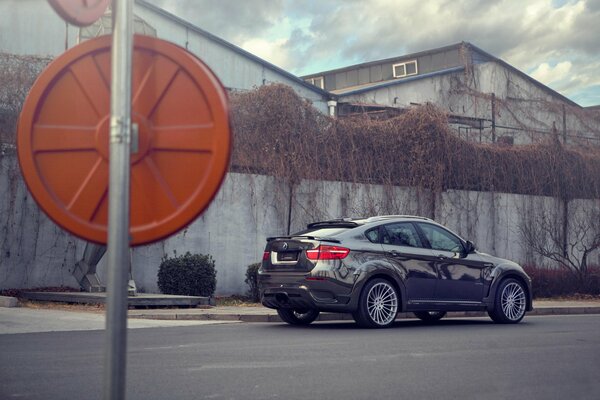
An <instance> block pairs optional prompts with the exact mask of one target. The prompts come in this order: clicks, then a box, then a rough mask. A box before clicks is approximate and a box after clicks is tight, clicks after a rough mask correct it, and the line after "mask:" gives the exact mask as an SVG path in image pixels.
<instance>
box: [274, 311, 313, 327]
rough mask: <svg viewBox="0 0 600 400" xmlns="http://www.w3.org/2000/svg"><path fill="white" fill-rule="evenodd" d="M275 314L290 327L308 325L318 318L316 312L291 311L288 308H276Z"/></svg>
mask: <svg viewBox="0 0 600 400" xmlns="http://www.w3.org/2000/svg"><path fill="white" fill-rule="evenodd" d="M277 314H279V318H281V320H282V321H283V322H287V323H288V324H290V325H308V324H310V323H311V322H313V321H314V320H315V319H317V317H318V316H319V311H318V310H292V309H289V308H278V309H277Z"/></svg>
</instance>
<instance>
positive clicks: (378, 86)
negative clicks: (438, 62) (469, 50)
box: [334, 66, 465, 97]
mask: <svg viewBox="0 0 600 400" xmlns="http://www.w3.org/2000/svg"><path fill="white" fill-rule="evenodd" d="M464 69H465V67H464V66H460V67H452V68H447V69H442V70H439V71H434V72H429V73H427V74H422V75H415V76H410V77H408V78H401V79H394V80H391V81H384V82H381V83H376V84H374V85H368V86H364V87H361V88H358V89H354V90H349V91H347V92H338V93H335V92H334V94H335V95H337V96H339V97H343V96H347V95H351V94H360V93H364V92H368V91H371V90H375V89H381V88H384V87H387V86H394V85H399V84H402V83H407V82H413V81H417V80H420V79H425V78H431V77H434V76H438V75H446V74H451V73H453V72H460V71H464ZM340 90H343V89H340Z"/></svg>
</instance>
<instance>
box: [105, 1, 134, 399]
mask: <svg viewBox="0 0 600 400" xmlns="http://www.w3.org/2000/svg"><path fill="white" fill-rule="evenodd" d="M113 13H114V18H113V21H114V23H113V42H112V61H111V62H112V64H111V76H112V79H111V99H110V103H111V108H110V113H111V116H110V157H109V187H108V249H107V258H108V260H107V261H108V285H107V302H106V305H107V308H106V338H107V343H106V354H105V365H104V398H105V399H107V400H121V399H124V398H125V388H126V385H125V382H126V380H125V376H126V361H127V283H128V280H129V186H130V182H129V172H130V165H129V160H130V148H129V146H130V142H131V63H132V61H131V60H132V53H133V25H132V23H131V21H132V15H133V0H114V1H113Z"/></svg>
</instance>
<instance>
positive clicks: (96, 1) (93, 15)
mask: <svg viewBox="0 0 600 400" xmlns="http://www.w3.org/2000/svg"><path fill="white" fill-rule="evenodd" d="M48 3H50V5H51V6H52V8H54V11H56V12H57V13H58V15H60V16H61V17H62V18H63V19H64V20H65V21H67V22H68V23H70V24H73V25H75V26H88V25H91V24H93V23H94V22H96V21H97V20H98V19H99V18H100V17H101V16H102V14H104V11H105V10H106V7H108V4H109V3H110V0H48Z"/></svg>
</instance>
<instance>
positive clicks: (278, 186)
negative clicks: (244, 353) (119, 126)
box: [0, 148, 600, 295]
mask: <svg viewBox="0 0 600 400" xmlns="http://www.w3.org/2000/svg"><path fill="white" fill-rule="evenodd" d="M290 194H291V201H290ZM0 196H1V197H0V227H1V228H0V289H7V288H34V287H42V286H60V285H65V286H74V287H77V282H76V281H75V279H74V278H73V277H72V275H71V271H72V268H73V265H74V264H75V262H76V261H78V260H79V259H80V258H81V256H82V254H83V249H84V248H85V242H83V241H81V240H79V239H77V238H74V237H73V236H71V235H70V234H68V233H66V232H64V231H63V230H62V229H60V228H59V227H57V226H56V225H55V224H54V223H53V222H52V221H50V220H49V219H48V218H47V217H46V216H45V215H44V214H43V213H42V212H41V211H40V210H39V208H38V207H37V205H36V204H35V203H34V201H33V200H32V198H31V196H30V195H29V193H28V192H27V189H26V187H25V185H24V182H23V180H22V178H21V175H20V172H19V168H18V163H17V157H16V154H15V151H14V149H10V148H4V149H3V150H2V153H0ZM290 205H291V210H290ZM570 210H572V212H573V213H574V215H577V216H578V217H579V219H575V218H574V217H573V219H572V220H573V221H579V220H581V219H583V220H585V218H586V217H587V218H590V213H592V212H594V210H595V212H598V210H600V201H598V200H596V201H594V200H575V201H572V202H571V203H570ZM540 211H547V212H549V213H552V214H555V215H557V216H558V217H559V218H560V216H561V215H562V214H561V213H562V203H561V202H560V201H559V200H557V199H553V198H549V197H536V196H522V195H515V194H504V193H483V192H465V191H447V192H444V193H441V194H438V195H433V194H432V193H430V192H428V191H426V190H419V189H415V188H406V187H386V186H382V185H366V184H353V183H347V182H329V181H302V182H300V184H298V185H295V186H294V188H293V190H292V191H291V188H290V185H289V184H288V183H286V182H282V181H279V180H277V179H275V178H273V177H268V176H261V175H245V174H236V173H231V174H228V175H227V177H226V179H225V182H224V184H223V186H222V188H221V190H220V192H219V193H218V195H217V196H216V198H215V200H214V201H213V203H212V204H211V205H210V207H209V208H208V210H207V211H206V212H205V213H204V214H203V215H202V216H201V217H199V218H198V219H197V220H196V221H194V222H193V223H192V224H191V225H190V226H188V227H187V228H186V229H184V230H183V231H181V232H179V233H178V234H176V235H174V236H172V237H171V238H169V239H167V240H164V241H161V242H158V243H155V244H152V245H148V246H143V247H137V248H135V249H134V250H133V251H132V260H133V276H134V279H135V281H136V284H137V286H138V289H139V290H140V291H143V292H150V293H152V292H158V288H157V285H156V280H157V278H156V277H157V272H158V267H159V265H160V262H161V259H162V258H163V257H164V256H165V255H167V256H172V255H174V254H184V253H185V252H187V251H189V252H192V253H204V254H211V255H212V256H213V258H214V259H215V261H216V268H217V293H218V294H223V295H225V294H234V293H240V294H242V293H245V292H246V290H247V286H246V284H245V283H244V278H245V273H246V267H247V266H248V265H249V264H252V263H255V262H258V261H260V259H261V257H262V251H263V248H264V245H265V239H266V237H268V236H276V235H282V234H286V233H287V232H288V229H289V231H290V232H295V231H298V230H300V229H302V228H303V227H304V226H305V225H306V224H307V223H309V222H312V221H315V220H321V219H330V218H339V217H348V216H370V215H385V214H413V215H414V214H416V215H423V216H429V217H433V218H434V219H436V220H437V221H438V222H441V223H443V224H446V225H447V226H448V227H449V228H450V229H452V230H454V231H455V232H456V233H458V234H459V235H461V236H462V237H464V238H465V239H469V240H472V241H473V242H475V243H476V245H477V246H478V249H480V250H481V251H484V252H488V253H492V254H495V255H498V256H500V257H505V258H509V259H512V260H515V261H517V262H520V263H534V264H537V265H542V264H548V262H547V260H542V259H540V258H539V257H538V256H536V255H535V254H533V253H532V252H531V251H530V250H528V249H527V248H526V247H525V246H523V244H522V240H521V236H520V234H519V229H518V228H519V224H520V223H522V220H523V219H524V218H529V217H531V216H532V215H533V216H535V215H536V214H535V213H536V212H540ZM575 228H576V227H575V226H574V225H573V224H572V226H571V230H572V231H574V229H575ZM573 237H574V236H573V235H571V238H573ZM590 263H591V264H594V265H600V255H599V254H598V252H597V253H596V254H594V255H593V256H592V258H591V259H590ZM98 274H99V276H100V278H101V280H102V281H103V282H106V265H105V264H104V260H103V261H102V262H101V263H100V265H99V267H98Z"/></svg>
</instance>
